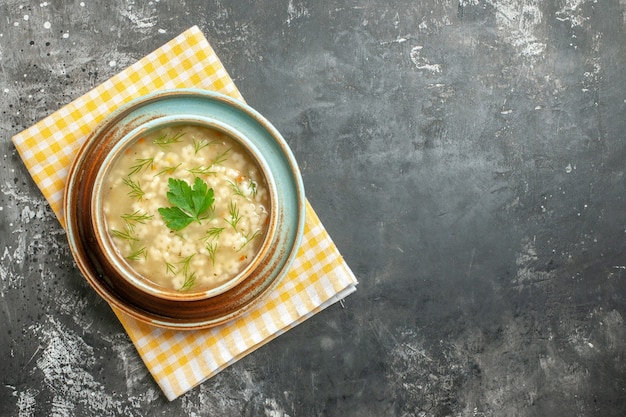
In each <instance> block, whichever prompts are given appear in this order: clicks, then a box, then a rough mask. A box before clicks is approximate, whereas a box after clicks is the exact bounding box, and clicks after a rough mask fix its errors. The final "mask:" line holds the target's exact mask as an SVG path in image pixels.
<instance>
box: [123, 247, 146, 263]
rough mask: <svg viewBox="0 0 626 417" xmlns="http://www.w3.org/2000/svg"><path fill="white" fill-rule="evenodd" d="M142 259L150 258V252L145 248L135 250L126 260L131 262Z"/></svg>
mask: <svg viewBox="0 0 626 417" xmlns="http://www.w3.org/2000/svg"><path fill="white" fill-rule="evenodd" d="M140 258H144V259H147V258H148V251H147V249H146V247H145V246H144V247H142V248H141V249H136V250H133V252H132V253H131V254H130V255H128V256H127V257H126V259H128V260H131V261H138V260H139V259H140Z"/></svg>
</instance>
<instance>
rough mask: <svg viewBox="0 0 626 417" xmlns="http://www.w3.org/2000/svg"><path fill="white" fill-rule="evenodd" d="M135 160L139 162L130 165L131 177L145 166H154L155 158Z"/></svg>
mask: <svg viewBox="0 0 626 417" xmlns="http://www.w3.org/2000/svg"><path fill="white" fill-rule="evenodd" d="M135 161H137V164H136V165H133V166H131V167H130V172H129V173H128V176H129V177H130V176H131V175H134V174H137V173H139V172H141V170H142V169H144V168H147V167H150V168H153V167H154V158H137V159H135Z"/></svg>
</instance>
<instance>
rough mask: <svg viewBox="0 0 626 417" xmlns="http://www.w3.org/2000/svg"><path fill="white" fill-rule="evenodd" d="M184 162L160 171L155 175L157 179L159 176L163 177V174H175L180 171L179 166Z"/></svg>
mask: <svg viewBox="0 0 626 417" xmlns="http://www.w3.org/2000/svg"><path fill="white" fill-rule="evenodd" d="M181 164H182V162H181V163H179V164H178V165H174V166H171V167H165V168H163V169H162V170H160V171H159V172H157V173H156V174H154V176H155V177H158V176H159V175H163V174H170V175H171V174H173V173H174V171H176V170H177V169H178V167H179V166H181Z"/></svg>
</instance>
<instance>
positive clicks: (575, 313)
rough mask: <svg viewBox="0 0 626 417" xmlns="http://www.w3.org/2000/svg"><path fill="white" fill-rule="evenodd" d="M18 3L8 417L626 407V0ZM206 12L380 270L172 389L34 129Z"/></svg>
mask: <svg viewBox="0 0 626 417" xmlns="http://www.w3.org/2000/svg"><path fill="white" fill-rule="evenodd" d="M0 3H1V4H0V111H1V116H0V157H1V158H2V164H1V166H0V262H1V264H0V335H1V337H2V342H1V343H0V358H2V360H1V362H0V381H1V382H2V383H1V384H0V415H2V416H5V415H6V416H40V415H55V416H74V415H126V416H172V415H177V416H267V417H277V416H291V417H294V416H359V417H367V416H462V417H469V416H481V417H483V416H485V417H486V416H523V417H526V416H556V415H559V416H603V417H607V416H623V415H625V414H626V406H625V404H626V326H625V324H624V317H625V315H626V201H625V198H626V177H625V171H626V71H625V70H624V69H625V68H626V2H625V1H624V0H601V1H596V0H559V1H553V2H540V1H536V0H501V1H495V0H462V1H444V0H441V1H436V0H425V1H419V2H418V1H406V0H404V1H397V2H388V1H385V0H371V1H359V0H356V1H338V2H332V3H331V2H316V1H298V0H289V1H283V0H280V1H269V0H262V1H255V2H215V1H200V0H179V1H170V0H160V1H159V0H153V1H140V0H137V1H122V0H112V1H94V0H84V1H80V2H79V1H60V0H59V1H54V0H51V1H45V2H40V1H18V0H2V1H0ZM231 3H232V4H231ZM192 25H198V26H199V27H200V28H201V30H202V31H203V32H204V33H205V35H206V36H207V38H208V39H209V42H211V44H212V46H213V47H214V48H215V50H216V52H217V53H218V55H219V56H220V57H221V59H222V61H223V63H224V65H225V66H226V68H227V70H228V71H229V72H230V73H231V75H232V76H233V78H234V79H235V82H236V83H237V85H238V86H239V88H240V90H241V91H242V93H243V95H244V97H246V99H247V101H248V102H249V103H250V104H251V105H252V106H253V107H255V108H257V109H258V110H259V111H260V112H261V113H263V114H264V115H265V116H266V117H267V118H268V119H270V120H271V121H272V122H274V124H275V125H276V126H277V127H278V128H279V130H280V131H281V132H282V133H283V135H284V136H285V138H286V139H287V140H288V142H289V143H290V145H291V146H292V149H293V151H294V153H295V155H296V158H297V159H298V161H299V163H300V165H301V169H302V174H303V177H304V182H305V186H306V190H307V195H308V197H309V199H310V201H311V203H312V204H313V206H314V207H315V209H316V210H317V212H318V214H319V215H320V217H321V219H322V221H323V222H324V224H325V225H326V227H327V229H328V230H329V232H330V234H331V236H332V237H333V238H334V239H335V241H336V243H337V245H338V247H339V248H340V250H341V251H342V253H343V255H344V256H345V259H346V260H347V262H348V263H349V265H351V267H352V268H353V270H354V272H355V273H356V275H357V277H358V278H359V281H360V285H359V289H358V291H357V292H356V293H355V294H353V295H352V296H350V297H348V299H347V300H346V301H345V303H344V306H343V307H342V306H341V305H339V304H337V305H335V306H333V307H331V308H329V309H328V310H326V311H324V312H322V313H321V314H319V315H317V316H315V317H314V318H312V319H310V320H309V321H307V322H305V323H304V324H302V325H301V326H298V327H297V328H295V329H294V330H291V331H289V332H288V333H287V334H285V335H283V336H281V337H279V338H278V339H276V340H275V341H273V342H272V343H270V344H269V345H267V346H265V347H263V348H262V349H260V350H258V351H256V352H254V353H252V354H251V355H249V356H248V357H246V358H245V359H244V360H242V361H240V362H238V363H236V364H235V365H233V366H231V367H230V368H228V369H226V370H225V371H223V372H222V373H220V374H219V375H218V376H216V377H214V378H213V379H211V380H209V381H207V382H205V383H204V384H202V385H201V386H200V387H198V388H196V389H194V390H193V391H191V392H190V393H188V394H187V395H185V396H183V397H182V398H180V399H178V400H176V401H174V402H172V403H168V402H167V401H166V400H165V398H164V397H163V395H162V394H161V392H160V391H159V389H158V387H157V386H156V384H155V383H154V381H153V380H152V378H151V376H150V375H149V374H148V372H147V371H146V369H145V367H144V366H143V363H142V362H141V360H140V359H139V357H138V355H137V354H136V352H135V350H134V347H133V345H132V344H131V342H130V341H129V339H128V337H127V336H126V334H125V333H124V332H123V330H122V327H121V326H120V324H119V323H118V322H117V321H116V319H115V317H114V315H113V314H112V312H111V311H110V310H109V308H108V306H107V305H106V304H105V303H104V302H103V301H101V300H100V299H99V298H98V297H97V296H96V295H95V293H94V292H93V291H92V290H91V289H90V288H89V287H88V285H87V284H86V282H85V281H84V280H83V278H82V277H81V276H80V274H79V272H78V270H77V269H76V268H75V266H74V264H73V262H72V260H71V256H70V254H69V250H68V246H67V244H66V240H65V236H64V233H63V231H62V230H61V228H60V227H59V225H58V224H57V222H56V220H55V218H54V217H53V215H52V213H51V211H50V210H49V209H48V207H47V205H46V203H45V201H44V199H43V197H42V196H41V195H40V193H39V191H38V190H37V188H36V186H35V185H34V183H33V182H32V180H31V179H30V177H29V176H28V173H27V171H26V169H25V168H24V166H23V164H22V162H21V160H20V159H19V157H18V156H17V153H16V151H15V149H14V147H13V146H12V144H11V142H10V138H11V136H12V135H14V134H15V133H17V132H19V131H21V130H22V129H24V128H26V127H28V126H30V125H31V124H33V123H34V122H36V121H38V120H39V119H41V118H42V117H44V116H46V115H48V114H50V113H51V112H53V111H54V110H56V109H58V108H59V107H61V106H62V105H64V104H66V103H68V102H70V101H71V100H72V99H74V98H76V97H78V96H79V95H81V94H83V93H85V92H87V91H88V90H90V89H91V88H92V87H94V86H96V85H98V84H99V83H101V82H103V81H104V80H106V79H107V78H108V77H110V76H112V75H113V74H115V73H117V72H118V71H120V70H121V69H122V68H124V67H126V66H128V65H130V64H132V63H133V62H135V61H136V60H138V59H139V58H141V57H142V56H144V55H145V54H147V53H148V52H151V51H152V50H154V49H156V48H157V47H159V46H160V45H162V44H163V43H165V42H167V41H168V40H170V39H171V38H173V37H174V36H176V35H178V34H179V33H180V32H182V31H183V30H185V29H187V28H188V27H190V26H192Z"/></svg>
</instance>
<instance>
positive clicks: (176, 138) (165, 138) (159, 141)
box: [152, 132, 185, 148]
mask: <svg viewBox="0 0 626 417" xmlns="http://www.w3.org/2000/svg"><path fill="white" fill-rule="evenodd" d="M184 135H185V132H178V133H176V134H175V135H173V136H169V135H168V134H167V133H164V134H162V135H161V136H159V137H158V138H156V139H155V140H153V141H152V143H154V144H155V145H159V146H161V147H163V148H166V147H168V146H169V145H171V144H172V143H179V142H180V141H181V140H180V138H181V137H183V136H184Z"/></svg>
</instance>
